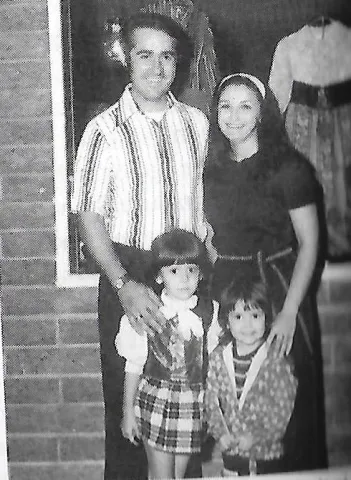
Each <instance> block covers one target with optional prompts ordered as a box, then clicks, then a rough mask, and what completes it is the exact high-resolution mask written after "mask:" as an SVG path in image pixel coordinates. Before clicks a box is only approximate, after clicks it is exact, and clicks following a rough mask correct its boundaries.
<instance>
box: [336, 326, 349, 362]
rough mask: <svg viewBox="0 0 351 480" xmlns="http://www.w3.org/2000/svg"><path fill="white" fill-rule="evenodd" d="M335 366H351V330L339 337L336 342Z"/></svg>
mask: <svg viewBox="0 0 351 480" xmlns="http://www.w3.org/2000/svg"><path fill="white" fill-rule="evenodd" d="M335 367H336V368H344V369H349V368H350V367H351V332H350V334H349V335H344V336H343V337H338V338H337V339H336V343H335Z"/></svg>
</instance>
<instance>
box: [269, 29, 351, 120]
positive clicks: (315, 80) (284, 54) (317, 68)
mask: <svg viewBox="0 0 351 480" xmlns="http://www.w3.org/2000/svg"><path fill="white" fill-rule="evenodd" d="M349 79H351V29H350V28H348V27H346V26H345V25H343V24H342V23H341V22H338V21H336V20H334V21H332V22H331V23H330V24H329V25H326V26H325V27H312V26H310V25H305V26H304V27H302V28H301V29H300V30H298V31H296V32H294V33H292V34H291V35H288V36H286V37H283V38H282V39H281V40H280V41H279V42H278V44H277V46H276V49H275V52H274V55H273V61H272V66H271V71H270V75H269V87H270V88H271V90H272V92H273V93H274V95H275V97H276V99H277V101H278V103H279V107H280V111H281V112H284V111H285V110H286V108H287V106H288V103H289V101H290V96H291V89H292V84H293V81H294V80H295V81H298V82H303V83H306V84H308V85H315V86H327V85H331V84H333V83H339V82H343V81H345V80H349Z"/></svg>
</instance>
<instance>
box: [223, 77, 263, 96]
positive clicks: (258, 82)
mask: <svg viewBox="0 0 351 480" xmlns="http://www.w3.org/2000/svg"><path fill="white" fill-rule="evenodd" d="M234 77H243V78H247V79H248V80H250V81H251V82H252V83H253V84H254V85H256V87H257V88H258V91H259V92H260V94H261V95H262V98H265V97H266V89H265V87H264V85H263V83H262V82H261V80H259V79H258V78H257V77H254V76H253V75H249V74H248V73H231V74H230V75H227V76H226V77H224V78H222V80H221V81H220V82H219V85H218V88H220V87H221V86H222V85H223V83H224V82H226V81H227V80H229V79H230V78H234Z"/></svg>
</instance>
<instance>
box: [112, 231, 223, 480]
mask: <svg viewBox="0 0 351 480" xmlns="http://www.w3.org/2000/svg"><path fill="white" fill-rule="evenodd" d="M151 251H152V255H153V266H154V278H155V279H156V282H157V283H158V284H159V285H162V287H163V290H162V293H161V300H162V303H163V306H162V307H161V310H162V313H163V315H164V317H165V318H166V320H167V321H166V323H165V325H164V328H163V331H162V332H161V333H159V332H154V334H153V335H149V334H147V333H145V332H144V333H141V334H139V333H137V332H136V331H135V330H134V329H133V328H132V327H131V325H130V323H129V321H128V318H127V317H126V316H124V317H123V318H122V320H121V326H120V330H119V333H118V334H117V337H116V347H117V350H118V353H119V354H120V355H121V356H122V357H124V358H125V359H126V365H125V380H124V404H123V419H122V425H121V428H122V433H123V436H124V437H125V438H127V439H129V440H130V441H131V442H132V443H134V444H136V443H137V440H141V441H142V442H143V444H144V447H145V450H146V454H147V459H148V469H149V478H152V479H161V478H184V475H185V470H186V467H187V464H188V461H189V459H190V456H191V455H192V454H193V453H198V452H200V446H201V436H202V435H201V434H202V423H203V402H204V381H205V377H206V372H207V354H208V352H209V351H210V350H212V349H213V347H214V346H215V343H216V338H217V335H218V333H219V328H220V327H219V325H218V322H217V314H218V304H217V303H216V302H214V301H212V300H208V299H207V298H205V297H204V296H201V295H199V294H198V286H199V283H200V281H201V280H202V279H203V277H204V276H205V275H206V273H207V271H208V269H209V261H208V257H207V253H206V249H205V247H204V244H203V243H202V242H201V241H200V240H199V239H198V238H197V237H196V236H195V235H194V234H192V233H190V232H187V231H185V230H181V229H175V230H173V231H171V232H168V233H165V234H163V235H160V236H159V237H157V238H156V239H155V240H154V241H153V243H152V247H151Z"/></svg>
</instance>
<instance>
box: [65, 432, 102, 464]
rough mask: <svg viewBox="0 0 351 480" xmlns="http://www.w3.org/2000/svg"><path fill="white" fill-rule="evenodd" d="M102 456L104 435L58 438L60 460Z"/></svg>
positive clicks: (96, 458) (94, 458)
mask: <svg viewBox="0 0 351 480" xmlns="http://www.w3.org/2000/svg"><path fill="white" fill-rule="evenodd" d="M104 456H105V438H104V436H98V437H95V436H94V437H67V438H60V459H61V460H62V461H77V460H103V459H104Z"/></svg>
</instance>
